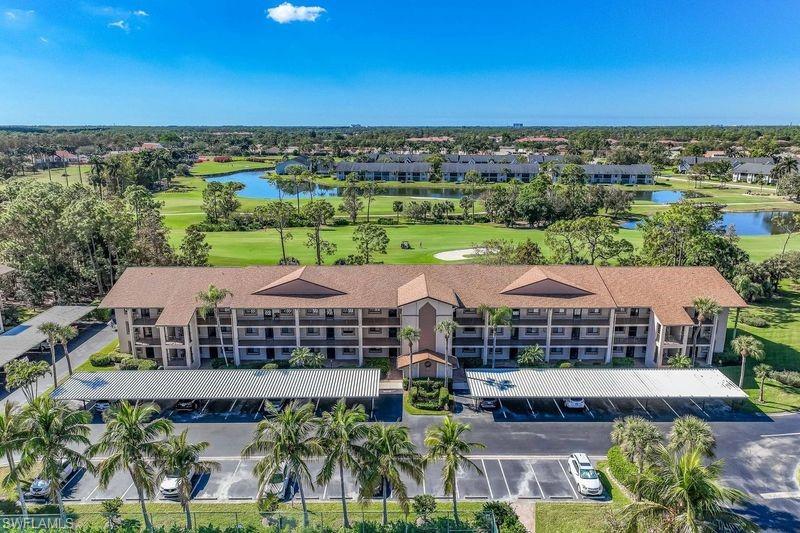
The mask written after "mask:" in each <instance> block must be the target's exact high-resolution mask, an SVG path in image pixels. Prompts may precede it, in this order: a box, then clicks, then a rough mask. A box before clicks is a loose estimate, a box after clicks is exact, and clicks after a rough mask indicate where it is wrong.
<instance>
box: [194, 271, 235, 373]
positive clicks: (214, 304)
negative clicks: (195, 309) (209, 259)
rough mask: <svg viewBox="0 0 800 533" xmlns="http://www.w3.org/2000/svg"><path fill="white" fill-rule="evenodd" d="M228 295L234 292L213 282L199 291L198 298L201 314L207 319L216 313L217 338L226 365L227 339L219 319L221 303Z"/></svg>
mask: <svg viewBox="0 0 800 533" xmlns="http://www.w3.org/2000/svg"><path fill="white" fill-rule="evenodd" d="M228 296H233V293H232V292H231V291H229V290H228V289H220V288H219V287H215V286H214V285H213V284H212V285H209V286H208V290H206V291H200V292H199V293H197V299H198V300H200V303H201V304H202V305H201V306H200V310H199V313H200V316H201V317H202V318H203V319H205V318H206V317H207V316H208V315H209V314H211V313H213V314H214V322H215V324H216V331H217V338H219V345H220V349H221V350H222V358H223V359H225V366H228V355H227V354H226V353H225V339H223V338H222V325H221V324H220V321H219V304H221V303H222V301H223V300H224V299H225V298H227V297H228Z"/></svg>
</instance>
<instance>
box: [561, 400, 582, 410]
mask: <svg viewBox="0 0 800 533" xmlns="http://www.w3.org/2000/svg"><path fill="white" fill-rule="evenodd" d="M564 407H566V408H567V409H585V408H586V402H585V401H584V399H583V398H564Z"/></svg>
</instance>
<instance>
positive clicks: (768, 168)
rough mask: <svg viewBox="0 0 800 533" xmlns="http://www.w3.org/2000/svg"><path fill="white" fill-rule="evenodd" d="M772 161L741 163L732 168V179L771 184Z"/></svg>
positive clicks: (773, 166)
mask: <svg viewBox="0 0 800 533" xmlns="http://www.w3.org/2000/svg"><path fill="white" fill-rule="evenodd" d="M773 168H775V165H774V164H773V163H742V164H741V165H737V166H736V167H734V168H733V175H732V179H733V181H746V182H747V183H766V184H769V185H772V183H773V180H772V169H773Z"/></svg>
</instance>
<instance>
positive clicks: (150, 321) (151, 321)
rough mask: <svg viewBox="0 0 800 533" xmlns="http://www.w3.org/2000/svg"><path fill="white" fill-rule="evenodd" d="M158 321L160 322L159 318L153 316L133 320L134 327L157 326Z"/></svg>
mask: <svg viewBox="0 0 800 533" xmlns="http://www.w3.org/2000/svg"><path fill="white" fill-rule="evenodd" d="M156 320H158V317H152V316H146V317H145V316H142V317H138V318H134V319H133V325H134V326H153V325H155V323H156Z"/></svg>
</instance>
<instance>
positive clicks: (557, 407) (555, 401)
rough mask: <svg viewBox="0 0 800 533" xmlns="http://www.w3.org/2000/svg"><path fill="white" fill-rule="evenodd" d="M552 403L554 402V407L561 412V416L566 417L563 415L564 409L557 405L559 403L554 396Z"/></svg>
mask: <svg viewBox="0 0 800 533" xmlns="http://www.w3.org/2000/svg"><path fill="white" fill-rule="evenodd" d="M553 403H554V404H556V409H558V412H559V413H561V418H566V417H565V416H564V411H562V410H561V407H559V405H558V400H556V399H555V398H553Z"/></svg>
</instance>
